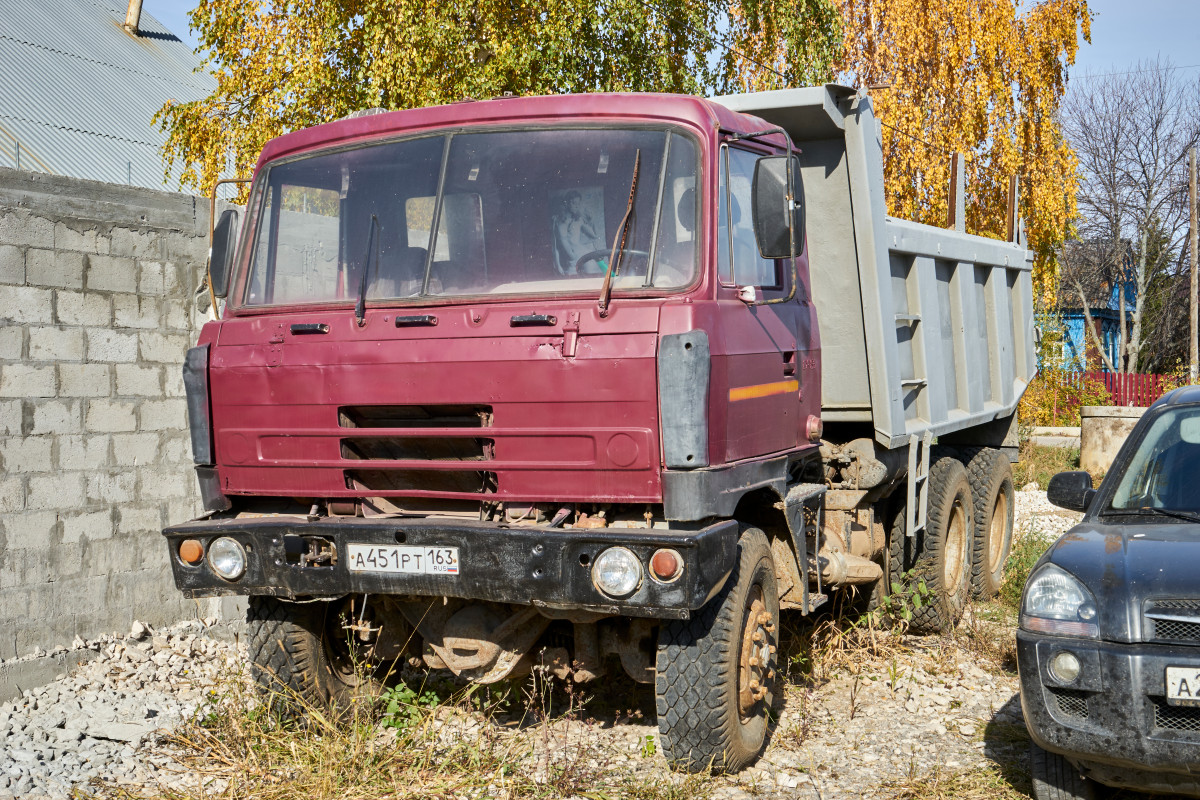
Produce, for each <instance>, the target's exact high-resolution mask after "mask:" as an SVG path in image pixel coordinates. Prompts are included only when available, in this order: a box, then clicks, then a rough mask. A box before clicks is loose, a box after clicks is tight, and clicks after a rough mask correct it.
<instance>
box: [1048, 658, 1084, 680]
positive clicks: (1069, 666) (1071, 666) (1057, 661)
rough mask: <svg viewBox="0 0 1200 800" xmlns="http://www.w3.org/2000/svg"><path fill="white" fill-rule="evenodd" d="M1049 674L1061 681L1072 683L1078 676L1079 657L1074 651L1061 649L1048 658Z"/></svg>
mask: <svg viewBox="0 0 1200 800" xmlns="http://www.w3.org/2000/svg"><path fill="white" fill-rule="evenodd" d="M1050 674H1051V675H1053V676H1054V677H1056V678H1058V679H1059V680H1060V681H1062V682H1063V683H1074V682H1075V679H1076V678H1078V677H1079V659H1078V658H1076V656H1075V654H1074V653H1069V652H1067V651H1066V650H1063V651H1062V652H1061V653H1058V654H1057V655H1056V656H1054V658H1052V659H1050Z"/></svg>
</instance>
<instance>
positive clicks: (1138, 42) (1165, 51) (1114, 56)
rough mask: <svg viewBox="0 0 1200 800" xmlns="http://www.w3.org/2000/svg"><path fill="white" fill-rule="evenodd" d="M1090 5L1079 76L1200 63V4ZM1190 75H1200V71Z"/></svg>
mask: <svg viewBox="0 0 1200 800" xmlns="http://www.w3.org/2000/svg"><path fill="white" fill-rule="evenodd" d="M1025 4H1027V3H1022V5H1025ZM1088 5H1089V7H1090V8H1091V9H1092V12H1093V14H1094V15H1095V16H1094V18H1093V20H1092V44H1090V45H1088V44H1084V45H1083V46H1082V47H1081V48H1080V50H1079V57H1078V60H1077V61H1076V67H1075V71H1074V75H1075V76H1082V75H1083V74H1085V73H1093V74H1094V73H1102V72H1112V71H1120V70H1127V69H1131V68H1133V67H1134V66H1136V65H1137V63H1138V62H1139V61H1143V60H1146V59H1153V58H1154V57H1155V56H1156V55H1159V54H1161V55H1163V56H1165V57H1167V58H1169V59H1170V60H1171V61H1172V62H1173V63H1174V64H1175V65H1176V66H1180V67H1182V66H1189V65H1193V64H1200V48H1198V47H1197V46H1196V31H1197V30H1200V0H1091V2H1089V3H1088ZM194 6H195V1H194V0H144V2H143V6H142V7H143V9H144V10H146V11H148V12H150V13H151V14H152V15H154V17H155V18H157V19H158V20H159V21H160V22H162V23H163V24H164V25H166V26H167V28H168V29H169V30H171V31H172V32H173V33H174V34H175V35H177V36H179V38H181V39H183V40H184V41H187V42H189V43H190V44H191V45H192V47H195V46H196V41H195V37H193V36H191V35H190V34H189V33H188V29H187V27H188V25H187V20H188V18H187V15H188V11H189V10H190V9H191V8H193V7H194ZM1185 72H1186V74H1188V75H1193V74H1200V68H1193V69H1188V70H1186V71H1185Z"/></svg>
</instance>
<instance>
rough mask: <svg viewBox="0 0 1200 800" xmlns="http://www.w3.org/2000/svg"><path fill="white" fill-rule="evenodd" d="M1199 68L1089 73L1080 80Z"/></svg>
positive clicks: (1163, 68) (1153, 68)
mask: <svg viewBox="0 0 1200 800" xmlns="http://www.w3.org/2000/svg"><path fill="white" fill-rule="evenodd" d="M1198 67H1200V64H1181V65H1180V66H1177V67H1174V66H1173V67H1147V68H1146V69H1130V70H1125V71H1124V72H1097V73H1091V72H1088V73H1084V74H1083V75H1080V76H1078V80H1081V81H1089V80H1091V79H1093V78H1112V77H1115V76H1118V75H1140V74H1142V73H1144V72H1157V71H1160V70H1161V71H1162V72H1172V71H1174V70H1177V69H1196V68H1198Z"/></svg>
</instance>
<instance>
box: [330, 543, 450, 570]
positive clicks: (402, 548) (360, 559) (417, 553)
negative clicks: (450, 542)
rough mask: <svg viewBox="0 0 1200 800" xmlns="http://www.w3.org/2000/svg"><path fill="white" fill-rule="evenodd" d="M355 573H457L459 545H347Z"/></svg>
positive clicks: (351, 565) (350, 563) (349, 560)
mask: <svg viewBox="0 0 1200 800" xmlns="http://www.w3.org/2000/svg"><path fill="white" fill-rule="evenodd" d="M346 556H347V561H348V562H349V566H350V571H351V572H388V573H396V574H401V575H457V574H458V548H457V547H425V546H414V545H371V544H347V545H346Z"/></svg>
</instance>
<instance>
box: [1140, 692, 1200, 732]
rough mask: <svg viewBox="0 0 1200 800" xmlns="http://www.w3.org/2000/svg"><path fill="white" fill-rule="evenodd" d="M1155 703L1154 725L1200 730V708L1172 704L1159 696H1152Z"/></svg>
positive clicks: (1193, 730) (1174, 729)
mask: <svg viewBox="0 0 1200 800" xmlns="http://www.w3.org/2000/svg"><path fill="white" fill-rule="evenodd" d="M1151 702H1153V703H1154V727H1156V728H1165V729H1166V730H1169V731H1191V732H1200V708H1193V707H1191V706H1172V705H1168V704H1167V702H1166V701H1165V700H1163V699H1162V698H1159V697H1153V698H1151Z"/></svg>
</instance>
